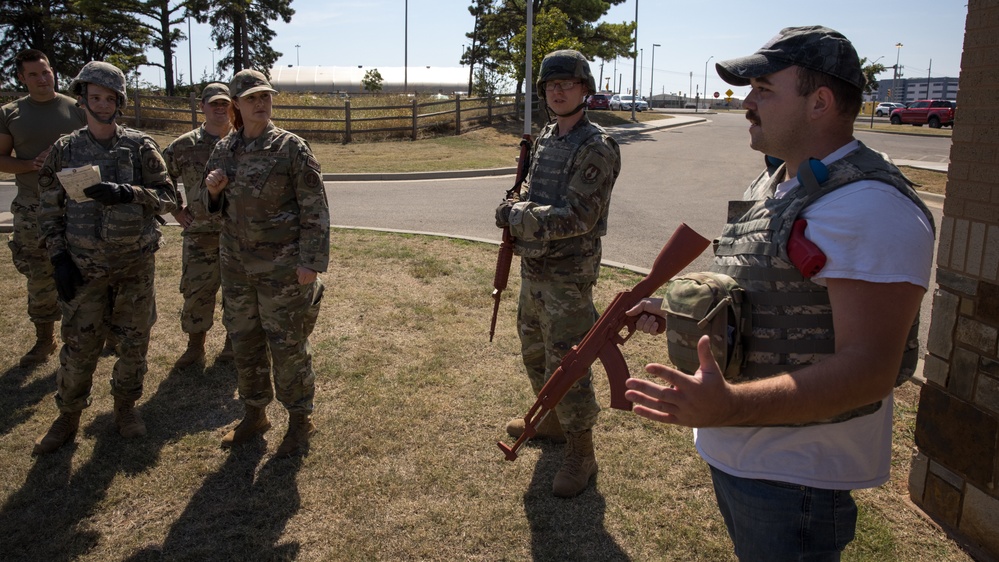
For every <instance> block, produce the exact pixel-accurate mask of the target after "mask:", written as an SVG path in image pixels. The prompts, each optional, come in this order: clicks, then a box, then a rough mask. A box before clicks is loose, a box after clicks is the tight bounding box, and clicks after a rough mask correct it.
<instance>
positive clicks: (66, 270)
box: [52, 252, 83, 302]
mask: <svg viewBox="0 0 999 562" xmlns="http://www.w3.org/2000/svg"><path fill="white" fill-rule="evenodd" d="M52 266H53V267H55V272H54V273H53V274H52V277H53V278H55V284H56V291H57V292H58V293H59V298H60V299H62V301H63V302H70V301H72V300H73V297H75V296H76V288H77V287H79V286H80V285H83V274H81V273H80V268H78V267H76V263H74V262H73V258H72V257H70V255H69V253H68V252H60V253H58V254H56V255H55V256H53V257H52Z"/></svg>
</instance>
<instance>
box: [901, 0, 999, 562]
mask: <svg viewBox="0 0 999 562" xmlns="http://www.w3.org/2000/svg"><path fill="white" fill-rule="evenodd" d="M997 36H999V3H997V2H995V1H994V0H993V1H987V0H970V2H969V4H968V19H967V22H966V24H965V37H964V55H963V57H962V60H961V78H960V90H959V91H958V95H957V107H958V109H957V116H956V124H955V127H954V136H953V145H952V147H951V154H950V157H951V163H950V170H949V173H948V178H947V197H946V202H945V203H944V217H943V221H942V224H940V225H939V228H938V238H939V242H938V243H939V247H938V251H937V278H936V283H937V287H936V291H935V292H934V297H933V318H932V321H931V324H930V332H929V338H928V342H927V351H928V353H927V355H926V358H925V360H926V361H925V366H924V375H925V377H926V384H924V385H923V388H922V390H921V392H920V397H919V411H918V413H917V416H916V435H915V441H916V447H917V450H916V452H915V455H914V457H913V461H912V469H911V472H910V474H909V494H910V496H911V497H912V500H913V501H914V502H915V503H916V504H917V505H918V506H919V507H920V508H921V509H922V510H923V511H924V512H926V513H927V514H928V515H930V516H931V517H932V518H933V519H934V520H936V521H937V522H938V523H940V524H941V525H942V526H943V527H944V528H945V529H946V530H947V531H948V532H949V533H950V534H952V535H954V536H955V538H957V539H958V540H961V541H963V542H966V543H969V544H970V545H972V546H974V547H975V548H977V549H980V550H981V551H984V552H987V553H989V554H990V555H991V556H993V557H999V486H997V485H999V349H997V347H999V110H997V109H996V107H997V101H996V99H997V97H999V43H997V42H996V41H995V40H994V38H995V37H997Z"/></svg>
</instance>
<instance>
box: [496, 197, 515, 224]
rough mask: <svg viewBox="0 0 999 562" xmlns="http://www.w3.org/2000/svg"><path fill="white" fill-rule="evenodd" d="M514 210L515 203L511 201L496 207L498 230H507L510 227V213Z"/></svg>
mask: <svg viewBox="0 0 999 562" xmlns="http://www.w3.org/2000/svg"><path fill="white" fill-rule="evenodd" d="M512 210H513V201H510V200H509V199H507V200H505V201H503V202H502V203H500V206H499V207H496V226H497V227H498V228H505V227H508V226H510V211H512Z"/></svg>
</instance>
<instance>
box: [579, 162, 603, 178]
mask: <svg viewBox="0 0 999 562" xmlns="http://www.w3.org/2000/svg"><path fill="white" fill-rule="evenodd" d="M599 177H600V166H597V165H596V164H590V165H589V166H587V167H586V169H585V170H583V181H584V182H586V183H593V182H595V181H597V178H599Z"/></svg>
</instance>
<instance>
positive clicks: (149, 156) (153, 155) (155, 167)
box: [145, 150, 164, 174]
mask: <svg viewBox="0 0 999 562" xmlns="http://www.w3.org/2000/svg"><path fill="white" fill-rule="evenodd" d="M145 166H146V170H148V171H150V172H152V173H154V174H158V173H160V172H162V171H163V170H164V167H163V157H162V156H160V154H159V153H158V152H156V151H155V150H150V151H148V152H147V153H146V157H145Z"/></svg>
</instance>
